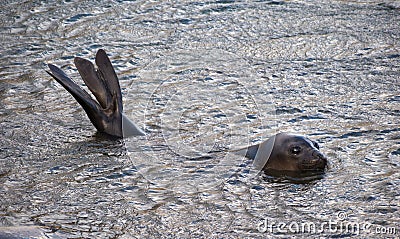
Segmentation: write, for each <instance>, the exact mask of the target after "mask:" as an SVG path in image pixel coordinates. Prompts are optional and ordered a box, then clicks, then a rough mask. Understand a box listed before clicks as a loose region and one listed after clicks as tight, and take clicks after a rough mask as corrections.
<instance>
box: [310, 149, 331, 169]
mask: <svg viewBox="0 0 400 239" xmlns="http://www.w3.org/2000/svg"><path fill="white" fill-rule="evenodd" d="M311 155H312V160H310V165H314V167H316V168H320V169H324V168H325V167H326V165H327V163H328V159H327V158H326V157H325V155H323V154H322V153H321V152H319V151H318V150H314V151H313V152H312V154H311Z"/></svg>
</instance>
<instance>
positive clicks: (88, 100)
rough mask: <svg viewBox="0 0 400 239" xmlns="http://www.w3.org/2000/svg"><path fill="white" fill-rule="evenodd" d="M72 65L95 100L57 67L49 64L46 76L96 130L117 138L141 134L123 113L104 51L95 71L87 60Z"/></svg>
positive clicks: (114, 74) (99, 51)
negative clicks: (83, 111) (73, 103)
mask: <svg viewBox="0 0 400 239" xmlns="http://www.w3.org/2000/svg"><path fill="white" fill-rule="evenodd" d="M74 63H75V66H76V68H77V69H78V71H79V74H80V75H81V77H82V79H83V81H84V82H85V84H86V86H87V87H88V88H89V90H90V91H91V92H92V93H93V95H94V96H95V97H96V100H97V101H96V100H94V99H93V98H92V97H91V96H90V95H89V94H88V93H87V92H86V91H85V90H83V89H82V88H81V87H79V85H77V84H76V83H75V82H73V81H72V80H71V79H70V78H69V77H68V76H67V75H66V74H65V73H64V72H63V71H62V70H61V69H60V68H58V67H57V66H55V65H52V64H48V66H49V68H50V71H47V73H49V74H50V75H51V76H52V77H53V78H54V79H55V80H56V81H57V82H58V83H60V84H61V85H62V86H63V87H64V88H65V89H66V90H67V91H68V92H69V93H70V94H71V95H72V96H73V97H74V98H75V99H76V101H77V102H78V103H79V104H80V105H81V106H82V108H83V109H84V110H85V112H86V114H87V116H88V117H89V119H90V121H91V122H92V124H93V125H94V126H95V127H96V129H97V130H98V131H99V132H102V133H106V134H108V135H112V136H116V137H127V136H133V135H144V132H143V131H142V130H141V129H140V128H139V127H137V126H136V125H135V124H134V123H133V122H132V121H130V120H129V119H128V118H127V117H126V116H125V115H124V114H123V113H122V110H123V108H122V94H121V88H120V85H119V82H118V77H117V74H116V73H115V71H114V67H113V66H112V64H111V61H110V59H109V58H108V56H107V54H106V52H105V51H104V50H102V49H100V50H98V51H97V54H96V65H97V67H98V69H97V70H96V69H95V67H94V65H93V64H92V63H91V62H90V61H88V60H86V59H83V58H80V57H75V60H74Z"/></svg>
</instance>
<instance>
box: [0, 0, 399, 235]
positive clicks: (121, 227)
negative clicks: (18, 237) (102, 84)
mask: <svg viewBox="0 0 400 239" xmlns="http://www.w3.org/2000/svg"><path fill="white" fill-rule="evenodd" d="M0 11H1V13H2V14H1V16H0V29H1V30H0V31H1V43H2V46H3V47H2V48H1V50H0V52H1V56H2V57H1V58H0V59H1V65H0V76H1V78H0V79H1V80H0V118H1V120H0V124H1V148H0V200H1V203H0V226H1V227H7V230H9V228H10V227H11V228H15V231H24V230H28V231H29V230H32V231H35V230H36V231H39V232H40V233H42V232H43V231H44V232H43V233H45V234H46V235H47V236H49V237H50V238H82V237H83V238H143V236H145V237H150V238H153V237H167V238H175V237H199V238H205V237H219V238H232V237H235V238H243V237H250V238H262V237H263V238H264V237H271V238H272V237H273V238H276V237H282V238H286V237H288V236H296V237H304V238H309V237H310V236H322V237H328V236H330V237H341V236H342V237H347V236H352V235H356V234H359V235H360V237H370V236H371V235H372V237H375V238H376V237H382V238H386V237H394V235H393V234H390V233H391V232H393V230H392V231H391V228H397V236H398V233H399V232H398V230H399V224H398V222H399V216H398V215H399V206H398V199H399V191H400V190H399V186H398V185H399V183H400V182H399V178H400V175H399V172H398V168H399V165H400V162H399V158H400V157H399V155H400V146H399V142H400V141H399V138H400V135H399V132H400V127H399V103H400V95H399V90H400V83H399V79H400V73H399V72H400V69H399V67H400V64H399V59H400V53H399V49H400V48H399V42H400V41H399V38H400V28H399V25H398V22H399V20H400V19H399V18H400V5H399V4H398V3H397V2H395V1H363V2H358V1H334V2H332V1H330V2H325V3H321V2H316V1H258V2H247V1H243V2H240V1H215V2H193V1H181V2H168V1H162V2H158V3H156V2H149V1H133V2H131V1H107V2H105V1H104V2H102V3H84V2H78V1H59V2H57V3H50V2H46V1H42V2H35V1H28V2H22V1H19V2H17V1H16V2H12V1H7V3H6V4H3V7H2V9H1V10H0ZM99 48H104V49H106V51H107V52H108V54H109V55H110V58H111V59H112V62H113V64H114V66H115V67H116V70H117V72H118V75H119V77H120V81H121V86H122V91H123V94H124V107H125V112H126V113H127V114H128V115H129V116H130V117H131V118H132V119H133V120H135V121H136V122H138V123H139V124H140V125H142V126H143V127H144V128H145V130H146V132H147V136H145V137H137V138H130V139H125V140H121V141H109V140H108V139H105V138H102V137H101V136H99V135H97V134H95V129H94V127H93V126H92V125H91V123H90V122H89V120H87V117H86V115H85V114H84V112H83V111H82V109H81V108H80V106H79V105H78V104H77V103H76V102H75V101H74V100H73V98H72V97H71V96H70V95H69V94H68V92H66V91H65V90H64V89H63V88H62V87H61V86H59V85H58V84H57V83H55V82H54V81H53V80H51V78H50V77H49V76H48V75H47V74H46V72H45V71H44V70H45V69H46V63H47V62H51V63H53V64H56V65H58V66H60V67H62V68H63V69H64V70H65V71H66V72H67V73H68V74H69V75H71V77H72V78H73V79H75V80H76V81H79V82H81V81H80V78H79V76H78V73H77V71H76V69H75V67H74V66H73V57H74V56H81V57H85V58H89V59H93V56H94V54H95V52H96V51H97V49H99ZM278 131H288V132H295V133H299V134H307V135H308V136H309V137H311V138H312V139H315V140H317V141H318V142H319V144H320V145H321V146H322V147H321V150H322V151H323V152H324V153H325V154H326V155H327V156H328V158H329V160H330V168H329V170H328V171H327V173H326V174H325V175H324V177H322V178H321V179H317V180H311V181H307V182H301V183H299V182H293V181H291V180H287V179H283V180H282V179H277V178H269V177H266V176H265V175H259V176H256V175H254V174H253V173H252V172H251V167H250V164H249V162H248V161H246V160H243V159H241V158H235V157H234V156H232V155H231V154H229V153H228V151H227V150H228V149H232V148H236V147H241V146H245V145H248V144H254V143H257V142H260V141H262V140H264V139H266V138H268V137H269V136H270V135H271V134H273V133H275V132H278ZM329 220H333V221H336V222H337V221H340V222H344V223H345V222H349V223H359V224H360V225H361V224H362V225H364V226H365V225H370V227H368V228H369V229H370V231H368V230H366V228H364V230H361V229H360V230H359V231H350V232H349V231H343V230H340V228H337V229H338V230H336V231H334V230H333V231H332V230H331V231H329V230H328V229H325V230H323V231H321V232H318V233H312V234H310V232H305V233H297V232H298V231H297V232H296V231H293V230H292V231H290V230H286V231H285V232H279V231H277V230H272V231H270V230H260V229H263V228H262V227H260V226H264V225H265V224H263V223H264V222H266V221H268V222H270V223H271V222H274V223H280V222H282V223H287V224H290V223H292V222H310V223H314V224H315V225H316V226H320V225H323V223H327V222H329ZM17 226H21V228H17ZM32 226H33V227H32ZM36 227H40V229H35V228H36ZM19 229H20V230H19ZM275 229H276V228H275ZM383 229H385V230H386V231H385V230H383ZM4 230H6V229H4V228H3V230H2V229H0V231H4ZM260 231H261V232H260ZM378 231H379V232H382V231H385V232H386V233H383V234H377V232H378ZM262 232H263V233H262ZM15 233H17V232H15ZM371 233H373V234H371ZM36 234H37V233H36ZM0 235H1V234H0Z"/></svg>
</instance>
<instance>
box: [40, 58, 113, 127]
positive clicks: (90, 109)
mask: <svg viewBox="0 0 400 239" xmlns="http://www.w3.org/2000/svg"><path fill="white" fill-rule="evenodd" d="M48 66H49V68H50V71H51V72H49V71H46V72H47V73H48V74H49V75H51V76H52V77H53V78H54V79H55V80H56V81H57V82H58V83H60V84H61V85H62V86H63V87H64V88H65V89H66V90H67V91H68V92H69V93H70V94H71V95H72V96H73V97H74V98H75V99H76V101H77V102H78V103H79V104H80V105H81V106H82V108H83V109H84V110H85V112H86V114H87V115H88V117H89V119H90V121H91V122H92V124H93V125H94V126H95V127H96V129H97V130H98V131H100V132H104V125H103V124H101V123H99V122H103V121H104V120H105V118H106V117H107V116H106V115H105V114H104V112H103V110H102V108H101V106H100V105H99V104H98V103H97V102H96V101H95V100H93V99H92V97H91V96H90V95H89V94H88V93H87V92H86V91H85V90H83V89H82V88H81V87H79V86H78V85H77V84H76V83H75V82H73V81H72V80H71V79H70V78H69V77H68V76H67V75H66V74H65V73H64V72H63V71H62V70H61V69H60V68H58V67H57V66H55V65H52V64H48Z"/></svg>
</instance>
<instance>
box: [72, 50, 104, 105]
mask: <svg viewBox="0 0 400 239" xmlns="http://www.w3.org/2000/svg"><path fill="white" fill-rule="evenodd" d="M74 63H75V66H76V68H77V69H78V71H79V74H80V75H81V77H82V79H83V81H84V82H85V84H86V86H87V87H88V88H89V90H90V91H91V92H92V93H93V95H94V96H95V97H96V99H97V101H98V102H99V103H100V105H101V107H103V108H107V107H108V105H110V104H111V102H112V96H111V95H110V93H109V91H108V89H107V86H106V84H105V83H104V82H103V80H102V79H101V78H99V76H98V73H97V72H96V69H95V68H94V65H93V64H92V62H90V61H88V60H86V59H83V58H80V57H75V59H74Z"/></svg>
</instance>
